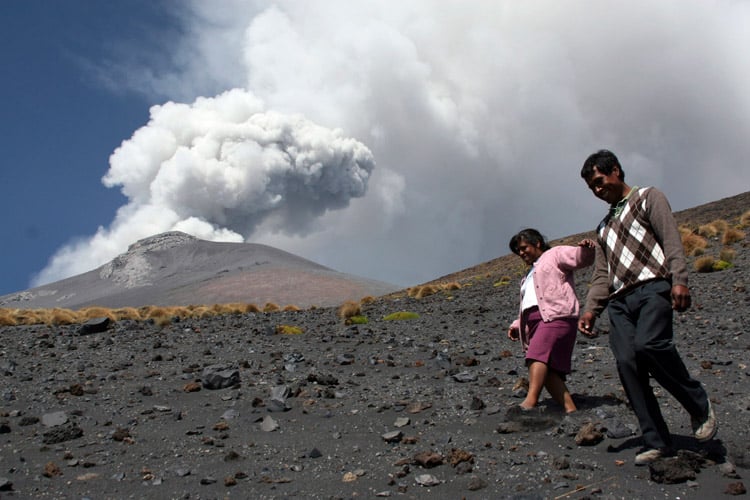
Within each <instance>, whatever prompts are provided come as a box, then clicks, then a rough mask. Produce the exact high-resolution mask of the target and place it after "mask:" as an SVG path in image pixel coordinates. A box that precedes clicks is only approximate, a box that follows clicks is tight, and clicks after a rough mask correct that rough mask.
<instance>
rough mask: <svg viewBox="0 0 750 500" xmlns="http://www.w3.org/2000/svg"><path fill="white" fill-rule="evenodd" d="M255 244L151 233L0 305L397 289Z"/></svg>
mask: <svg viewBox="0 0 750 500" xmlns="http://www.w3.org/2000/svg"><path fill="white" fill-rule="evenodd" d="M397 289H398V287H397V286H395V285H391V284H389V283H385V282H380V281H376V280H371V279H367V278H362V277H359V276H355V275H351V274H346V273H342V272H338V271H335V270H333V269H330V268H327V267H325V266H322V265H319V264H316V263H315V262H312V261H309V260H306V259H303V258H301V257H298V256H296V255H293V254H291V253H288V252H285V251H283V250H279V249H277V248H273V247H270V246H267V245H261V244H255V243H217V242H210V241H205V240H200V239H198V238H195V237H193V236H190V235H188V234H185V233H181V232H174V231H173V232H167V233H162V234H158V235H155V236H151V237H149V238H145V239H142V240H139V241H137V242H136V243H134V244H132V245H130V247H129V248H128V250H127V252H125V253H123V254H121V255H119V256H117V257H116V258H115V259H113V260H112V261H110V262H108V263H107V264H104V265H103V266H101V267H99V268H97V269H94V270H92V271H89V272H86V273H83V274H79V275H77V276H73V277H70V278H66V279H63V280H60V281H56V282H54V283H50V284H47V285H43V286H39V287H36V288H31V289H29V290H25V291H22V292H17V293H13V294H9V295H5V296H2V297H0V307H5V308H23V309H33V308H53V307H61V308H67V309H77V308H81V307H86V306H92V305H98V306H104V307H111V308H117V307H128V306H131V307H139V306H144V305H157V306H168V305H170V306H171V305H174V306H179V305H190V304H221V303H232V302H243V303H253V304H256V305H259V306H263V305H264V304H266V303H269V302H271V303H275V304H278V305H281V306H283V305H295V306H298V307H310V306H321V307H325V306H333V305H339V304H341V303H343V302H345V301H346V300H355V301H358V300H360V299H361V298H363V297H365V296H368V295H371V296H379V295H383V294H387V293H390V292H393V291H395V290H397Z"/></svg>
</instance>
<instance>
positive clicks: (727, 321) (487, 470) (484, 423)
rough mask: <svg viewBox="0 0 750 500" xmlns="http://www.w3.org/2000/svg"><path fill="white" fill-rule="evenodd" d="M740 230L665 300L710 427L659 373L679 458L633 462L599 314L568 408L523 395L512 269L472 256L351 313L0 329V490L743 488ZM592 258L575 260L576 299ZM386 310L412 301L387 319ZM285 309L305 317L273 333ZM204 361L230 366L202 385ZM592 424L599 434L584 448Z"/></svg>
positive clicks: (627, 494)
mask: <svg viewBox="0 0 750 500" xmlns="http://www.w3.org/2000/svg"><path fill="white" fill-rule="evenodd" d="M749 208H750V207H747V206H745V207H744V209H743V210H742V211H746V210H747V209H749ZM748 247H750V238H748V237H746V238H745V239H744V240H743V241H741V242H738V243H735V244H734V245H733V247H732V248H733V249H734V250H735V251H736V255H735V258H734V265H733V267H731V268H729V269H726V270H724V271H720V272H714V273H708V274H699V273H695V272H692V269H693V267H692V263H693V262H694V258H690V259H689V265H690V267H689V269H690V270H691V272H690V282H691V291H692V294H693V307H692V308H691V309H690V310H688V311H687V312H685V313H681V314H677V315H676V316H675V343H676V345H677V347H678V349H679V351H680V353H681V354H682V356H683V359H684V360H685V364H686V366H687V369H688V370H689V371H690V372H691V373H692V374H693V375H695V376H696V377H697V378H698V379H699V380H700V382H701V383H702V384H704V385H705V387H706V389H707V391H708V394H709V396H710V398H711V401H712V403H713V405H714V409H715V411H716V414H717V416H718V420H719V432H718V435H717V437H716V439H714V440H711V441H709V442H707V443H697V442H696V441H695V439H694V438H693V437H692V429H691V424H690V417H689V416H688V415H687V414H686V413H685V411H684V410H683V409H682V407H681V406H680V405H679V404H678V403H677V402H676V401H675V400H674V399H673V398H672V397H671V396H670V395H669V394H668V393H667V392H666V391H664V390H663V389H661V388H658V389H657V397H658V398H659V402H660V405H661V408H662V411H663V413H664V417H665V419H666V421H667V423H668V424H669V426H670V430H671V432H672V435H673V439H674V445H675V448H676V449H677V453H676V457H678V459H679V461H676V460H671V461H667V462H664V463H660V464H656V465H655V466H654V467H651V468H649V467H636V466H635V465H634V463H633V461H634V458H635V454H636V453H637V451H638V450H639V448H640V446H641V442H640V439H639V438H638V437H637V435H633V434H632V432H628V429H632V428H634V426H636V421H635V417H634V415H633V413H632V411H631V410H630V409H629V408H628V405H627V403H626V398H625V395H624V393H623V390H622V387H621V385H620V383H619V380H618V377H617V369H616V366H615V364H614V361H613V357H612V354H611V352H610V350H609V347H608V341H609V338H608V337H609V335H608V324H607V321H606V317H605V318H603V319H602V320H601V321H600V322H599V324H598V325H597V326H598V327H599V332H600V335H599V336H598V337H595V338H591V339H589V338H584V337H582V336H579V338H578V342H577V345H576V347H575V351H574V359H573V372H572V373H571V374H570V376H569V377H568V380H567V383H568V386H569V387H570V389H571V392H572V393H573V398H574V400H575V401H576V404H577V405H578V408H579V411H578V412H576V413H575V414H573V415H564V414H563V412H562V409H561V408H560V407H558V406H557V405H556V404H555V403H554V402H553V401H551V399H550V398H549V396H548V395H547V394H546V393H544V394H543V399H542V401H541V404H540V410H539V411H538V412H534V414H529V415H525V414H519V412H518V410H513V409H512V408H514V407H516V406H517V405H518V403H519V402H520V400H519V399H518V398H516V397H515V396H514V390H515V388H516V386H517V384H518V382H519V379H520V378H521V377H522V376H524V375H525V374H526V370H525V368H524V359H523V353H522V352H521V349H520V346H519V345H518V344H517V343H512V342H510V341H509V340H508V339H507V336H506V330H507V327H508V325H509V323H510V322H511V321H512V319H513V318H514V317H515V315H516V314H517V306H518V304H517V300H518V288H517V286H518V281H519V279H520V276H519V275H518V274H513V273H510V274H509V277H510V281H511V283H510V284H509V285H503V284H500V283H502V282H504V281H505V280H500V279H499V278H500V277H501V276H502V275H504V274H505V272H506V271H501V272H502V274H499V273H498V272H490V273H478V272H471V273H470V274H471V276H473V277H472V278H471V279H468V280H466V281H463V282H462V283H463V286H462V287H461V288H460V289H457V290H451V291H450V292H445V293H443V292H441V293H436V294H433V295H430V296H427V297H425V298H422V299H416V298H412V297H409V296H408V295H407V294H406V293H405V292H403V291H402V292H398V293H394V294H391V295H389V296H385V297H380V298H378V299H376V300H375V301H373V302H369V303H366V304H363V305H362V311H361V312H362V315H363V316H365V317H366V318H367V319H368V321H367V323H364V324H359V325H356V328H351V327H349V326H347V325H345V324H344V323H343V321H342V320H341V319H340V318H338V316H337V308H336V307H320V308H311V309H307V310H301V311H282V312H275V313H246V314H235V315H226V316H217V317H212V318H186V319H183V320H181V321H179V322H171V323H168V324H165V325H157V324H153V323H149V322H135V321H119V322H113V324H112V325H110V327H109V328H108V329H107V330H106V331H103V332H99V333H92V334H90V335H87V336H83V337H82V336H79V335H78V328H79V327H78V326H76V325H69V326H47V325H37V326H15V327H0V338H2V348H1V349H0V367H4V368H2V370H0V424H4V425H6V426H7V429H8V430H9V431H10V432H7V433H4V434H0V436H2V439H0V461H1V462H2V463H3V469H2V478H0V490H2V491H3V493H6V492H7V495H6V496H8V498H14V497H16V496H17V497H18V498H37V497H48V498H230V497H237V498H263V499H273V498H380V497H394V498H409V499H417V498H426V497H430V498H467V499H485V498H493V499H494V498H498V499H511V498H516V499H520V498H571V499H572V498H577V499H581V498H644V499H652V498H654V499H655V498H719V497H722V496H723V495H724V494H725V492H727V493H728V494H744V491H745V486H744V484H745V483H747V477H748V475H749V474H750V468H749V467H750V465H749V462H750V460H748V457H750V434H749V432H750V431H748V421H750V393H749V392H748V389H747V387H748V384H749V383H750V368H748V352H750V338H748V333H747V332H748V331H750V314H749V313H748V311H750V309H749V308H750V292H748V290H750V286H749V285H750V254H748ZM718 249H719V245H717V244H714V245H713V246H712V247H710V248H709V249H708V250H707V251H708V252H714V251H717V250H718ZM467 274H469V272H468V271H467ZM589 274H590V269H588V270H583V271H581V272H579V273H577V276H576V281H577V292H578V294H579V296H582V295H583V294H584V293H585V291H586V288H587V279H588V277H589ZM398 311H411V312H415V313H417V314H418V315H419V317H418V318H416V319H412V320H408V321H387V320H385V319H384V318H385V317H386V316H387V315H389V314H391V313H393V312H398ZM278 325H294V326H298V327H300V329H301V331H302V332H303V333H301V334H298V335H288V334H281V333H276V332H278V331H279V330H278V329H277V328H276V327H277V326H278ZM342 361H344V362H342ZM213 367H215V368H216V369H219V368H220V367H227V368H231V369H232V370H236V371H237V372H238V373H239V377H238V378H234V380H233V385H231V386H228V387H224V388H222V389H220V390H203V389H202V388H201V384H200V383H199V381H201V380H203V377H204V376H205V375H206V373H207V372H205V371H204V370H206V369H207V368H208V369H209V371H211V370H213V369H214V368H213ZM219 371H221V370H219ZM459 373H461V374H464V375H465V376H463V375H462V376H461V377H458V379H457V378H456V377H454V375H456V374H459ZM230 375H231V374H230ZM188 387H189V389H188ZM73 388H75V390H73ZM146 388H147V390H146ZM542 420H543V422H541V425H536V423H537V421H542ZM45 423H46V424H47V425H45ZM49 426H53V427H51V428H50V427H49ZM582 429H594V430H596V431H597V435H596V438H595V439H591V440H587V441H586V442H585V443H583V442H582V444H581V445H578V444H576V436H578V435H579V433H580V431H581V430H582ZM670 458H671V457H670ZM675 465H679V467H674V466H675ZM656 481H659V482H658V483H657V482H656ZM3 498H5V496H4V497H3Z"/></svg>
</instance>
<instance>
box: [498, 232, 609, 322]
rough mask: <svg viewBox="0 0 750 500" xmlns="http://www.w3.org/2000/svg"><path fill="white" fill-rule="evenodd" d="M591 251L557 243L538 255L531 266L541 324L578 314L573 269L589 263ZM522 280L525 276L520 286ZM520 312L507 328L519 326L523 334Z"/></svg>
mask: <svg viewBox="0 0 750 500" xmlns="http://www.w3.org/2000/svg"><path fill="white" fill-rule="evenodd" d="M594 254H595V252H594V249H593V248H587V247H578V246H575V247H574V246H567V245H560V246H556V247H552V248H550V249H549V250H547V251H545V252H544V253H543V254H542V255H541V256H539V258H538V259H537V261H536V264H535V266H534V290H535V291H536V298H537V301H538V303H539V313H540V314H541V316H542V320H543V321H544V322H545V323H546V322H549V321H552V320H555V319H560V318H571V317H573V318H577V317H578V312H579V305H578V298H577V297H576V292H575V281H574V280H573V271H575V270H576V269H582V268H584V267H587V266H590V265H591V264H593V263H594ZM524 281H526V277H524V278H523V280H522V281H521V285H523V282H524ZM519 302H520V301H519ZM519 309H520V307H519ZM522 313H523V311H519V313H518V318H516V320H515V321H513V324H512V325H511V326H510V327H511V328H517V329H519V331H520V332H521V336H522V337H523V336H524V333H525V332H524V331H523V329H522V328H521V327H522V325H521V316H522Z"/></svg>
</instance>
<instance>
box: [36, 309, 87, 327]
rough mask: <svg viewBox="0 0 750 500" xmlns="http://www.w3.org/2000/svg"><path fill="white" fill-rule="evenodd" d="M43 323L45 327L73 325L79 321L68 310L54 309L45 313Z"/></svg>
mask: <svg viewBox="0 0 750 500" xmlns="http://www.w3.org/2000/svg"><path fill="white" fill-rule="evenodd" d="M45 316H46V317H45V318H44V321H42V322H43V323H45V324H47V325H74V324H76V323H79V322H80V321H79V320H78V318H77V317H76V314H75V313H74V312H73V311H71V310H70V309H60V308H55V309H52V310H49V311H47V314H46V315H45Z"/></svg>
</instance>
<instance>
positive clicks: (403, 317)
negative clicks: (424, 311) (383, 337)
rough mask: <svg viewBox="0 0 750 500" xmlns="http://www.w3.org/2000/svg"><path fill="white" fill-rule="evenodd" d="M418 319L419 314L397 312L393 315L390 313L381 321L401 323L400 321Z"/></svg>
mask: <svg viewBox="0 0 750 500" xmlns="http://www.w3.org/2000/svg"><path fill="white" fill-rule="evenodd" d="M417 318H419V314H417V313H415V312H410V311H399V312H395V313H391V314H389V315H388V316H385V317H384V318H383V320H385V321H401V320H407V319H417Z"/></svg>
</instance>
